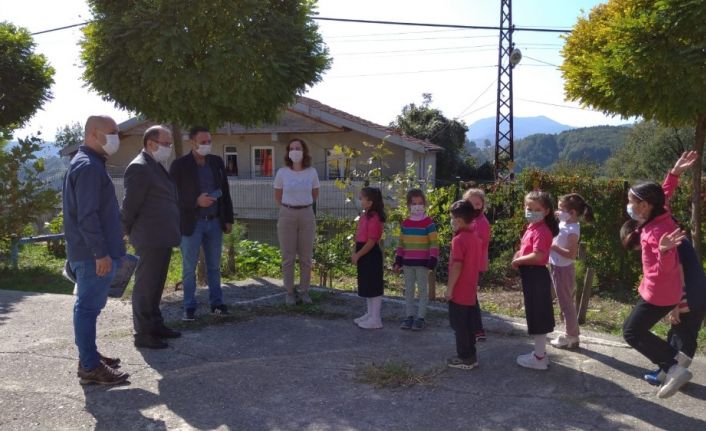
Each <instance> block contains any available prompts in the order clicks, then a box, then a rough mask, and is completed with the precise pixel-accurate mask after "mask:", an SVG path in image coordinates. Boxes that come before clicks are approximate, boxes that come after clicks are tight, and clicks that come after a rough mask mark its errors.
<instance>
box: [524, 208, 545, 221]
mask: <svg viewBox="0 0 706 431" xmlns="http://www.w3.org/2000/svg"><path fill="white" fill-rule="evenodd" d="M525 218H526V219H527V221H528V222H530V223H536V222H538V221H540V220H542V219H543V218H544V211H530V210H528V209H526V210H525Z"/></svg>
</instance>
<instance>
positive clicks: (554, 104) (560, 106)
mask: <svg viewBox="0 0 706 431" xmlns="http://www.w3.org/2000/svg"><path fill="white" fill-rule="evenodd" d="M519 100H522V101H523V102H530V103H538V104H540V105H549V106H556V107H558V108H566V109H578V110H579V111H593V112H601V111H597V110H595V109H591V108H582V107H580V106H570V105H560V104H558V103H550V102H542V101H539V100H530V99H519Z"/></svg>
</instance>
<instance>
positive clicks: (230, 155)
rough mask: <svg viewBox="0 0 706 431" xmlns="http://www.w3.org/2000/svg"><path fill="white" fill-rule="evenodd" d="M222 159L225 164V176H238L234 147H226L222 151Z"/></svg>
mask: <svg viewBox="0 0 706 431" xmlns="http://www.w3.org/2000/svg"><path fill="white" fill-rule="evenodd" d="M223 159H224V160H225V163H226V174H227V175H228V176H229V177H237V176H238V149H237V148H236V147H235V145H226V146H225V148H224V149H223Z"/></svg>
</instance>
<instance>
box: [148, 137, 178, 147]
mask: <svg viewBox="0 0 706 431" xmlns="http://www.w3.org/2000/svg"><path fill="white" fill-rule="evenodd" d="M150 140H151V141H152V142H156V143H158V144H159V145H161V146H163V147H167V148H171V146H172V145H174V144H173V143H171V142H161V141H155V140H154V139H150Z"/></svg>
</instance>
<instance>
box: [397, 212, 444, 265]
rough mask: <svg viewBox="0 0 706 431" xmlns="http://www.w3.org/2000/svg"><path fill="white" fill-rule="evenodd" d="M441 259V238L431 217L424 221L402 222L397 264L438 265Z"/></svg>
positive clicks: (407, 220)
mask: <svg viewBox="0 0 706 431" xmlns="http://www.w3.org/2000/svg"><path fill="white" fill-rule="evenodd" d="M438 258H439V238H438V233H437V231H436V225H435V224H434V220H432V219H431V217H425V218H423V219H422V220H412V219H409V218H408V219H406V220H405V221H403V222H402V229H401V233H400V243H399V246H398V247H397V254H396V256H395V263H396V264H397V265H400V266H426V267H432V266H434V265H436V261H437V259H438Z"/></svg>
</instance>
